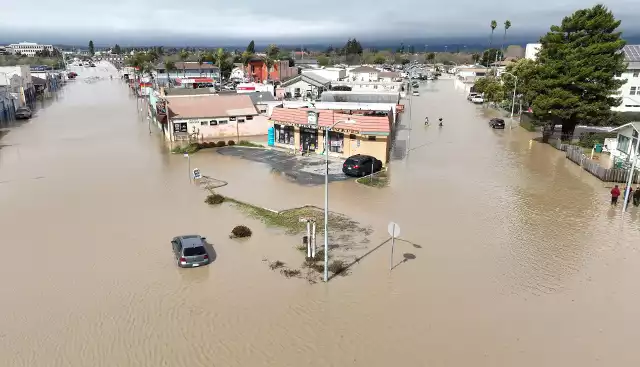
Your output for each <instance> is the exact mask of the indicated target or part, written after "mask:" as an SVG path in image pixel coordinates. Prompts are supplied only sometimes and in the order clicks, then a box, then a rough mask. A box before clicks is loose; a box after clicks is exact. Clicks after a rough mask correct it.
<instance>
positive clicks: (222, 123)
mask: <svg viewBox="0 0 640 367" xmlns="http://www.w3.org/2000/svg"><path fill="white" fill-rule="evenodd" d="M228 123H229V121H227V120H218V125H226V124H228Z"/></svg>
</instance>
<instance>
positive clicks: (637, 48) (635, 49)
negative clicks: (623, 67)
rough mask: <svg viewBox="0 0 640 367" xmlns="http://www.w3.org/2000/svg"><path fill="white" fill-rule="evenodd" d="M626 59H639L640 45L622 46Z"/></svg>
mask: <svg viewBox="0 0 640 367" xmlns="http://www.w3.org/2000/svg"><path fill="white" fill-rule="evenodd" d="M622 52H624V58H625V60H627V61H636V62H637V61H640V45H626V46H624V47H623V48H622Z"/></svg>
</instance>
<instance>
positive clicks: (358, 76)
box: [347, 66, 380, 82]
mask: <svg viewBox="0 0 640 367" xmlns="http://www.w3.org/2000/svg"><path fill="white" fill-rule="evenodd" d="M378 74H380V70H378V69H376V68H374V67H371V66H358V67H357V68H353V69H351V70H349V71H347V76H348V77H349V79H350V80H353V81H358V82H371V81H378Z"/></svg>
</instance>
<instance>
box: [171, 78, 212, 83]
mask: <svg viewBox="0 0 640 367" xmlns="http://www.w3.org/2000/svg"><path fill="white" fill-rule="evenodd" d="M176 81H177V82H178V83H182V84H193V83H213V78H176Z"/></svg>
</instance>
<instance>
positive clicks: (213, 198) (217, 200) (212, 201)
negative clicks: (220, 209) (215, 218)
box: [204, 194, 224, 205]
mask: <svg viewBox="0 0 640 367" xmlns="http://www.w3.org/2000/svg"><path fill="white" fill-rule="evenodd" d="M204 202H205V203H207V204H209V205H216V204H222V203H224V196H222V195H220V194H211V195H208V196H207V198H206V199H204Z"/></svg>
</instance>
